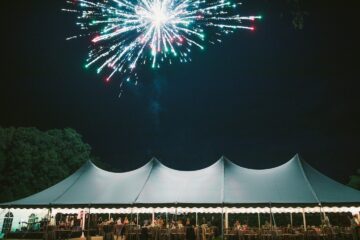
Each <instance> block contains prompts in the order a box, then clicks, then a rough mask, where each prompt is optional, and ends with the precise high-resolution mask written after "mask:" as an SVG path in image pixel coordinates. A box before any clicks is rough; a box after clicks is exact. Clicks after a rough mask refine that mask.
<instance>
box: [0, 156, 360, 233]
mask: <svg viewBox="0 0 360 240" xmlns="http://www.w3.org/2000/svg"><path fill="white" fill-rule="evenodd" d="M359 212H360V191H357V190H355V189H352V188H350V187H348V186H345V185H342V184H340V183H338V182H336V181H334V180H332V179H330V178H329V177H327V176H325V175H323V174H322V173H320V172H318V171H317V170H316V169H314V168H313V167H311V166H310V165H309V164H308V163H306V162H305V161H304V160H302V159H301V158H300V157H299V156H298V155H295V156H294V157H293V158H292V159H291V160H289V161H288V162H286V163H285V164H283V165H280V166H278V167H274V168H270V169H262V170H255V169H248V168H244V167H241V166H238V165H236V164H234V163H233V162H231V161H230V160H228V159H226V158H225V157H222V158H220V159H219V160H218V161H217V162H215V163H214V164H213V165H211V166H209V167H207V168H204V169H201V170H195V171H179V170H174V169H171V168H168V167H166V166H164V165H163V164H162V163H161V162H159V161H158V160H157V159H152V160H151V161H150V162H148V163H147V164H146V165H144V166H143V167H140V168H138V169H136V170H133V171H129V172H123V173H114V172H108V171H105V170H102V169H100V168H98V167H97V166H95V165H94V164H93V163H92V162H91V161H88V162H86V163H85V164H84V165H83V166H82V167H81V168H80V169H78V170H77V171H76V172H75V173H74V174H72V175H71V176H69V177H67V178H66V179H64V180H63V181H61V182H59V183H57V184H55V185H54V186H52V187H50V188H48V189H45V190H44V191H41V192H39V193H37V194H34V195H32V196H29V197H26V198H23V199H20V200H17V201H13V202H9V203H2V204H0V229H1V232H2V237H3V238H7V239H21V238H22V239H30V238H32V239H36V238H38V239H41V238H46V239H70V238H79V237H88V238H89V239H90V238H93V239H105V240H108V239H111V240H113V239H117V240H118V238H119V237H120V238H122V239H124V238H126V239H129V240H138V239H141V240H148V239H151V240H184V239H187V240H193V239H194V240H209V239H213V238H223V239H227V240H243V239H274V238H278V239H312V238H314V239H319V237H321V238H323V239H326V238H328V239H352V235H351V234H352V232H351V231H352V229H351V228H350V219H351V218H352V215H353V214H358V213H359ZM189 227H191V228H192V229H194V232H195V235H194V236H192V237H189V235H187V233H188V231H187V229H188V228H189Z"/></svg>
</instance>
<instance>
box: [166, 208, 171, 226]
mask: <svg viewBox="0 0 360 240" xmlns="http://www.w3.org/2000/svg"><path fill="white" fill-rule="evenodd" d="M165 222H166V224H165V226H166V227H167V226H170V224H169V214H168V209H167V208H166V213H165Z"/></svg>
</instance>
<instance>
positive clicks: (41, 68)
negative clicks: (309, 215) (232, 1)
mask: <svg viewBox="0 0 360 240" xmlns="http://www.w3.org/2000/svg"><path fill="white" fill-rule="evenodd" d="M351 2H354V3H355V1H351ZM338 4H340V5H338ZM1 5H2V7H1V8H2V12H3V13H2V14H1V30H2V34H1V38H2V39H1V42H2V44H1V46H2V48H1V62H2V63H1V65H0V70H1V80H0V90H1V94H0V109H1V118H0V125H1V126H3V127H10V126H15V127H19V126H35V127H37V128H39V129H41V130H47V129H52V128H64V127H71V128H74V129H76V130H77V131H78V132H79V133H80V134H81V135H82V136H83V138H84V141H85V142H87V143H89V144H90V145H91V147H92V150H93V154H94V155H95V156H98V157H99V158H100V159H101V160H102V161H104V162H106V163H108V164H110V165H112V166H113V167H115V168H117V169H119V170H122V171H125V170H131V169H134V168H137V167H139V166H141V165H143V164H145V163H146V162H147V161H149V160H150V158H151V157H153V156H155V157H157V158H158V159H159V160H161V161H162V162H163V163H164V164H165V165H167V166H169V167H172V168H176V169H182V170H190V169H199V168H203V167H206V166H208V165H209V164H211V163H214V162H215V161H216V160H217V159H219V158H220V157H221V156H222V155H224V156H226V157H227V158H229V159H230V160H232V161H233V162H235V163H237V164H239V165H241V166H244V167H249V168H268V167H274V166H277V165H279V164H282V163H284V162H286V161H288V160H289V159H290V158H291V157H293V156H294V154H296V153H299V154H300V155H301V156H302V157H303V159H304V160H305V161H307V162H309V163H310V164H311V165H313V166H314V167H315V168H317V169H319V170H320V171H321V172H323V173H325V174H327V175H328V176H330V177H332V178H334V179H336V180H338V181H341V182H347V181H348V177H349V175H351V174H353V173H355V170H356V169H357V168H360V158H359V156H360V139H359V137H360V128H359V120H360V119H359V103H360V97H359V94H358V92H359V90H358V89H359V83H358V81H359V77H358V69H359V66H358V64H357V63H356V62H359V61H358V58H359V54H358V53H359V39H358V38H356V34H357V33H358V30H359V27H358V24H357V22H358V20H357V19H356V18H357V17H356V15H357V12H355V10H356V7H355V6H352V5H351V3H350V2H348V1H347V2H345V3H341V1H304V10H306V11H308V13H309V14H308V15H306V16H305V23H304V29H303V30H297V29H295V28H294V26H293V25H292V23H291V11H292V10H291V9H290V8H289V6H288V5H286V1H281V3H280V1H266V0H244V1H243V6H242V7H241V10H242V13H243V14H244V15H256V14H260V15H262V16H263V19H262V20H261V21H259V22H257V23H256V31H254V32H251V31H246V30H244V31H238V32H236V33H235V34H233V35H230V36H227V37H225V38H223V40H224V41H223V44H218V45H207V49H206V50H205V51H197V50H195V51H194V53H193V57H192V59H193V62H192V63H190V64H174V65H171V66H168V67H165V68H163V69H160V70H156V71H154V70H152V69H150V67H149V69H145V70H144V71H142V79H141V82H140V84H139V85H138V86H136V87H135V86H128V87H127V88H126V89H125V91H124V94H123V95H122V97H121V98H118V94H119V92H120V88H119V83H120V81H119V79H116V77H115V78H114V79H113V81H112V82H111V83H110V84H106V83H104V81H103V77H104V76H101V75H97V74H96V73H95V72H96V70H95V69H94V68H90V69H84V67H83V66H84V62H85V58H86V56H87V50H88V49H87V48H88V40H89V39H81V40H74V41H65V38H66V37H67V36H71V35H73V34H74V33H77V32H78V29H77V28H76V26H75V16H74V15H71V14H66V13H64V12H61V11H60V9H61V8H64V7H66V4H65V0H64V1H60V0H57V1H50V0H32V1H29V0H17V1H10V0H8V1H4V2H3V3H2V4H1ZM118 77H119V76H118Z"/></svg>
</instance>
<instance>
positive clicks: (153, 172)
mask: <svg viewBox="0 0 360 240" xmlns="http://www.w3.org/2000/svg"><path fill="white" fill-rule="evenodd" d="M270 203H271V204H273V205H276V204H281V205H299V204H300V205H301V204H302V205H315V206H316V205H318V204H330V205H331V204H335V205H339V204H357V205H358V203H360V191H357V190H355V189H352V188H350V187H348V186H345V185H342V184H340V183H338V182H336V181H334V180H332V179H330V178H328V177H326V176H325V175H323V174H321V173H320V172H318V171H317V170H315V169H314V168H312V167H311V166H310V165H309V164H307V163H306V162H304V161H303V160H301V159H300V157H299V156H298V155H296V156H294V157H293V158H292V159H291V160H290V161H288V162H287V163H285V164H283V165H281V166H278V167H275V168H270V169H263V170H255V169H248V168H243V167H240V166H238V165H236V164H234V163H232V162H231V161H229V160H228V159H226V158H224V157H222V158H220V160H218V161H217V162H215V163H214V164H213V165H211V166H209V167H207V168H204V169H201V170H196V171H179V170H174V169H171V168H168V167H166V166H164V165H163V164H162V163H160V162H159V161H158V160H156V159H152V160H151V161H150V162H148V163H147V164H146V165H144V166H143V167H141V168H138V169H136V170H133V171H130V172H124V173H114V172H108V171H105V170H102V169H100V168H98V167H96V166H95V165H94V164H93V163H92V162H91V161H88V162H87V163H85V164H84V165H83V166H82V167H81V168H80V169H79V170H78V171H76V172H75V173H74V174H72V175H71V176H69V177H68V178H66V179H64V180H63V181H61V182H59V183H57V184H55V185H54V186H52V187H50V188H48V189H45V190H44V191H42V192H39V193H37V194H34V195H32V196H29V197H26V198H23V199H20V200H17V201H14V202H9V203H3V204H0V208H5V207H12V208H14V207H21V208H24V207H25V208H26V207H48V206H52V207H74V206H89V205H91V206H92V207H96V206H99V207H104V206H107V207H108V206H112V207H129V206H131V207H140V206H151V207H156V206H170V205H171V206H175V205H177V206H184V205H186V206H229V207H230V206H240V205H242V206H244V205H248V206H249V205H258V206H260V205H266V206H268V205H269V204H270Z"/></svg>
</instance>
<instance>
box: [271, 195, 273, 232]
mask: <svg viewBox="0 0 360 240" xmlns="http://www.w3.org/2000/svg"><path fill="white" fill-rule="evenodd" d="M272 229H273V222H272V211H271V202H270V230H272Z"/></svg>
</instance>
